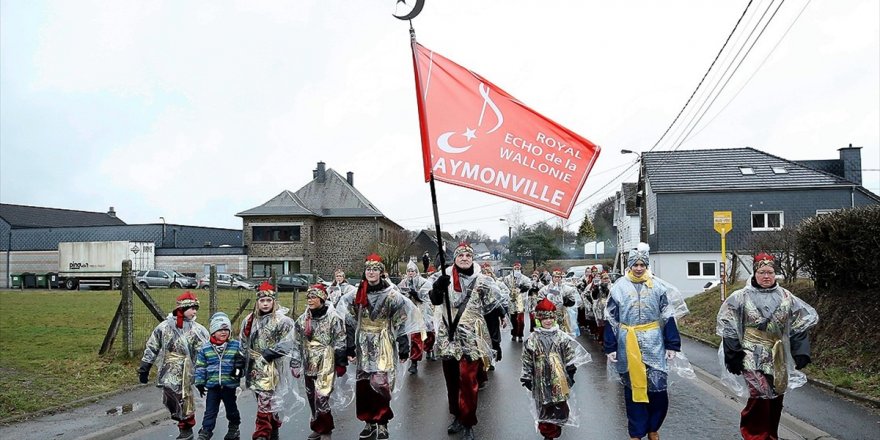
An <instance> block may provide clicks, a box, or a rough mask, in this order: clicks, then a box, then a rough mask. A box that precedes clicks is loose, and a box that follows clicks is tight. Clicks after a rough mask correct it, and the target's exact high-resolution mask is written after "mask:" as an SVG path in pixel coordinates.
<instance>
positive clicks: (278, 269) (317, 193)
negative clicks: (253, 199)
mask: <svg viewBox="0 0 880 440" xmlns="http://www.w3.org/2000/svg"><path fill="white" fill-rule="evenodd" d="M325 165H326V164H325V163H324V162H318V166H317V168H316V169H314V170H312V180H311V181H310V182H309V183H307V184H305V186H303V187H302V188H300V189H299V190H297V191H295V192H291V191H287V190H285V191H282V192H281V193H280V194H278V195H277V196H275V197H273V198H272V199H271V200H269V201H267V202H266V203H264V204H262V205H260V206H257V207H254V208H251V209H248V210H246V211H242V212H239V213H238V214H236V216H238V217H241V218H242V222H243V235H244V244H245V247H246V248H247V255H248V274H249V275H251V276H254V277H268V276H270V275H271V272H272V271H273V270H274V271H275V274H276V275H282V274H287V273H315V274H318V275H320V276H322V277H324V278H326V279H329V278H330V276H331V275H332V273H333V271H334V270H335V269H336V268H338V267H341V268H343V269H345V270H346V271H347V272H349V273H357V271H360V270H361V269H362V268H363V261H364V257H366V255H367V254H368V253H369V252H370V249H371V248H373V246H374V245H376V244H377V243H383V242H385V240H386V239H388V238H389V236H390V234H392V233H393V232H397V231H401V230H403V228H402V227H401V226H400V225H398V224H397V223H395V222H393V221H391V220H390V219H389V218H387V217H385V215H384V214H382V212H381V211H379V208H377V207H376V206H375V205H373V204H372V203H371V202H370V201H369V200H367V198H366V197H364V195H363V194H361V193H360V191H358V190H357V189H356V188H355V187H354V173H352V172H348V173H347V174H346V177H342V176H341V175H340V174H339V173H337V172H336V171H334V170H333V169H332V168H325Z"/></svg>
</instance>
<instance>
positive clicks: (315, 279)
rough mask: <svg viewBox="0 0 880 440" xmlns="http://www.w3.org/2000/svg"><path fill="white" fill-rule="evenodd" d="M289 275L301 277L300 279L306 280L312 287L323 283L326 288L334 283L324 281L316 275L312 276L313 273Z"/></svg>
mask: <svg viewBox="0 0 880 440" xmlns="http://www.w3.org/2000/svg"><path fill="white" fill-rule="evenodd" d="M289 275H293V276H295V277H300V278H302V279H304V280H306V282H308V283H309V285H310V286H311V285H314V284H317V283H321V284H323V285H325V286H329V285H330V284H333V283H332V282H330V281H324V279H323V278H321V277H319V276H317V275H315V274H311V273H292V274H289Z"/></svg>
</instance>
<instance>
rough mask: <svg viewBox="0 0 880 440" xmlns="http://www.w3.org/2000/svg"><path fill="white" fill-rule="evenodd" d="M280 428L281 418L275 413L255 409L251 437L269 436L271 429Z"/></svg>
mask: <svg viewBox="0 0 880 440" xmlns="http://www.w3.org/2000/svg"><path fill="white" fill-rule="evenodd" d="M278 429H281V419H280V418H279V417H278V414H276V413H270V412H259V411H257V420H256V423H255V424H254V435H253V438H260V437H265V438H269V437H270V436H271V435H272V431H273V430H278Z"/></svg>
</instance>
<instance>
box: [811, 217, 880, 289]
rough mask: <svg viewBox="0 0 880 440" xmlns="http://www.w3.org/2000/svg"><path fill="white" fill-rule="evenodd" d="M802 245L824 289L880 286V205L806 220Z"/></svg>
mask: <svg viewBox="0 0 880 440" xmlns="http://www.w3.org/2000/svg"><path fill="white" fill-rule="evenodd" d="M798 248H799V252H800V253H801V256H802V257H803V258H804V260H805V262H806V264H807V270H808V271H809V273H810V275H811V276H812V278H813V280H814V281H815V282H816V286H817V287H820V288H822V289H823V290H826V289H829V288H833V287H856V288H877V287H880V276H878V274H877V273H876V272H875V271H876V270H877V264H878V263H880V205H872V206H865V207H858V208H852V209H845V210H842V211H837V212H834V213H832V214H828V215H822V216H816V217H812V218H810V219H807V220H805V221H804V222H803V223H802V224H801V225H800V228H799V231H798ZM832 293H833V292H832Z"/></svg>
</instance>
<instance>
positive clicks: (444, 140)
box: [437, 131, 471, 154]
mask: <svg viewBox="0 0 880 440" xmlns="http://www.w3.org/2000/svg"><path fill="white" fill-rule="evenodd" d="M454 134H455V132H454V131H447V132H446V133H443V134H441V135H440V136H439V137H438V138H437V147H438V148H440V149H441V150H443V151H445V152H447V153H450V154H458V153H464V152H465V151H467V150H468V149H470V148H471V146H470V145H465V146H464V147H453V146H452V145H449V138H450V137H451V136H452V135H454Z"/></svg>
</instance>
